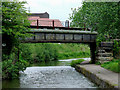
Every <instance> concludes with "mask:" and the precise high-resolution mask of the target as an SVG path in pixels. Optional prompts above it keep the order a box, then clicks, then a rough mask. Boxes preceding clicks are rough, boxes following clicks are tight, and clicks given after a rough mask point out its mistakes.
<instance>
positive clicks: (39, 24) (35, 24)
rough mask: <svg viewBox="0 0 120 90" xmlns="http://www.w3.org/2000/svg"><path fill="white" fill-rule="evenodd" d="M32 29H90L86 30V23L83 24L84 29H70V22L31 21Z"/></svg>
mask: <svg viewBox="0 0 120 90" xmlns="http://www.w3.org/2000/svg"><path fill="white" fill-rule="evenodd" d="M31 21H32V23H31V28H37V29H39V28H47V29H56V28H58V29H67V30H73V29H74V30H84V31H85V30H88V31H90V29H88V28H86V25H85V23H84V24H83V27H82V28H78V27H74V28H73V27H70V22H69V21H68V20H66V21H59V20H38V19H37V20H31Z"/></svg>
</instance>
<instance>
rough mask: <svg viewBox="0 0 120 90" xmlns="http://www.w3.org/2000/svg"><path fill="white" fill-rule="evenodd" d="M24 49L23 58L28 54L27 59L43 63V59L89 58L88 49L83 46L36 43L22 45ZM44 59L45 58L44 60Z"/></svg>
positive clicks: (86, 46)
mask: <svg viewBox="0 0 120 90" xmlns="http://www.w3.org/2000/svg"><path fill="white" fill-rule="evenodd" d="M22 46H24V47H25V48H26V52H25V51H24V50H25V48H24V49H22V51H23V53H24V52H25V53H24V54H23V56H24V55H25V54H28V53H29V57H30V58H29V57H28V58H29V59H31V60H33V59H34V60H36V61H38V59H39V60H40V61H44V59H49V58H52V59H51V60H54V59H56V60H57V59H70V58H84V57H90V49H89V46H88V45H85V44H73V43H70V44H68V43H67V44H58V43H37V44H22ZM46 53H47V54H46ZM24 57H25V56H24ZM45 57H46V58H45Z"/></svg>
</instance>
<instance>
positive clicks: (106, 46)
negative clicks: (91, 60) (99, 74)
mask: <svg viewBox="0 0 120 90" xmlns="http://www.w3.org/2000/svg"><path fill="white" fill-rule="evenodd" d="M112 59H113V42H101V44H100V46H99V47H97V55H96V60H97V62H100V63H104V62H107V61H111V60H112Z"/></svg>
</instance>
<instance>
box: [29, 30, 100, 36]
mask: <svg viewBox="0 0 120 90" xmlns="http://www.w3.org/2000/svg"><path fill="white" fill-rule="evenodd" d="M29 32H36V33H37V32H41V33H42V32H43V33H68V34H69V33H72V34H74V33H76V34H95V35H97V34H98V33H97V32H95V31H93V32H91V31H78V30H57V29H55V30H52V29H49V30H48V29H34V30H31V31H29Z"/></svg>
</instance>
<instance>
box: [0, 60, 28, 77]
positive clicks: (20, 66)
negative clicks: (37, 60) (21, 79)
mask: <svg viewBox="0 0 120 90" xmlns="http://www.w3.org/2000/svg"><path fill="white" fill-rule="evenodd" d="M28 65H29V64H28V63H27V62H26V61H25V60H19V61H18V62H16V63H14V61H13V60H10V59H9V60H6V61H3V62H2V78H3V79H13V78H17V77H18V76H19V71H24V70H25V69H26V67H27V66H28Z"/></svg>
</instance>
